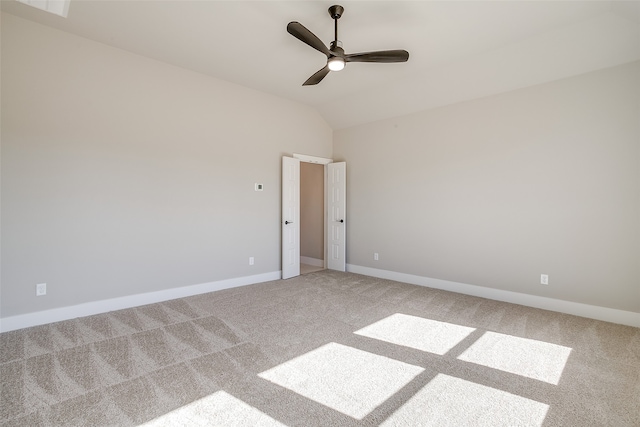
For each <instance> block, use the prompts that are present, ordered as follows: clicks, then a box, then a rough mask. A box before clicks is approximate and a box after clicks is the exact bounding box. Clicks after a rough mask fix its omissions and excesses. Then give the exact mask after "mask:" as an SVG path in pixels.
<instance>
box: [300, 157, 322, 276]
mask: <svg viewBox="0 0 640 427" xmlns="http://www.w3.org/2000/svg"><path fill="white" fill-rule="evenodd" d="M324 233H325V231H324V165H321V164H318V163H307V162H301V163H300V274H307V273H313V272H315V271H319V270H324V266H325V263H324V254H325V249H324V240H325V239H324Z"/></svg>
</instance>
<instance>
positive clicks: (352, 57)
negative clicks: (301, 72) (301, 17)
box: [287, 5, 409, 86]
mask: <svg viewBox="0 0 640 427" xmlns="http://www.w3.org/2000/svg"><path fill="white" fill-rule="evenodd" d="M343 13H344V8H343V7H342V6H340V5H333V6H331V7H330V8H329V16H331V18H332V19H333V21H334V39H333V41H332V42H331V44H330V47H329V48H327V46H326V45H325V44H324V43H323V42H322V40H320V39H319V38H318V37H317V36H316V35H315V34H313V33H312V32H311V31H309V30H308V29H307V28H306V27H305V26H304V25H302V24H301V23H299V22H296V21H293V22H289V24H288V25H287V32H288V33H289V34H291V35H292V36H294V37H295V38H297V39H298V40H300V41H301V42H303V43H305V44H307V45H309V46H311V47H312V48H314V49H315V50H317V51H318V52H321V53H323V54H325V55H326V56H327V65H325V66H324V68H322V69H320V70H318V71H317V72H316V73H315V74H314V75H312V76H311V77H309V78H308V79H307V81H305V82H304V83H303V84H302V85H303V86H310V85H317V84H318V83H320V82H321V81H322V79H324V78H325V77H326V76H327V74H329V71H340V70H342V69H344V67H345V65H346V63H347V62H379V63H393V62H407V60H408V59H409V52H407V51H406V50H380V51H376V52H363V53H352V54H345V53H344V49H342V42H341V41H340V40H338V19H340V17H341V16H342V14H343Z"/></svg>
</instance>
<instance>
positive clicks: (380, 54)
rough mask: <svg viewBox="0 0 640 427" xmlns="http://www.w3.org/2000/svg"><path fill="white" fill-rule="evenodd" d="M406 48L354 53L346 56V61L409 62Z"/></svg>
mask: <svg viewBox="0 0 640 427" xmlns="http://www.w3.org/2000/svg"><path fill="white" fill-rule="evenodd" d="M408 59H409V52H407V51H406V50H380V51H377V52H364V53H352V54H349V55H345V56H344V60H345V62H385V63H391V62H407V60H408Z"/></svg>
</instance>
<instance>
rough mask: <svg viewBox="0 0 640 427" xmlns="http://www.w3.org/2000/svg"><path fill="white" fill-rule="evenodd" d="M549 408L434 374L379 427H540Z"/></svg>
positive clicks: (489, 388)
mask: <svg viewBox="0 0 640 427" xmlns="http://www.w3.org/2000/svg"><path fill="white" fill-rule="evenodd" d="M548 409H549V405H546V404H544V403H540V402H537V401H535V400H531V399H527V398H524V397H521V396H517V395H515V394H511V393H507V392H505V391H502V390H498V389H495V388H491V387H487V386H484V385H480V384H476V383H473V382H469V381H466V380H462V379H460V378H456V377H451V376H449V375H444V374H438V375H436V377H435V378H434V379H433V380H431V381H430V382H429V383H428V384H427V385H425V386H424V387H422V389H420V391H419V392H418V393H416V394H415V395H414V396H413V397H411V398H410V399H409V400H408V401H407V402H406V403H405V404H404V405H402V406H401V407H400V408H399V409H398V410H397V411H396V412H394V413H393V414H392V415H391V416H390V417H389V418H388V419H387V420H385V422H384V423H382V424H381V425H382V426H385V427H390V426H409V425H410V426H438V427H446V426H451V427H467V426H468V427H471V426H473V427H502V426H504V427H512V426H522V427H524V426H527V427H540V426H542V423H543V422H544V419H545V417H546V415H547V411H548Z"/></svg>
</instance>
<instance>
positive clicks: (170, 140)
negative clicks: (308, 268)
mask: <svg viewBox="0 0 640 427" xmlns="http://www.w3.org/2000/svg"><path fill="white" fill-rule="evenodd" d="M1 75H2V123H1V125H2V134H1V137H2V242H1V244H2V259H1V264H2V277H1V278H2V284H1V289H0V291H1V292H0V295H1V305H0V315H1V316H2V317H8V316H13V315H18V314H24V313H30V312H35V311H40V310H46V309H50V308H58V307H66V306H69V305H73V304H80V303H84V302H90V301H97V300H102V299H107V298H114V297H120V296H126V295H132V294H138V293H145V292H152V291H158V290H164V289H169V288H174V287H180V286H187V285H193V284H200V283H208V282H212V281H217V280H223V279H228V278H235V277H243V276H250V275H255V274H260V273H267V272H275V271H278V270H280V209H281V208H280V191H281V190H280V173H281V172H280V170H281V166H280V165H281V156H282V155H283V154H289V155H291V154H292V153H294V152H298V153H307V154H311V155H316V156H322V157H331V155H332V131H331V129H330V128H329V126H328V125H327V124H326V122H325V121H324V120H323V119H322V118H321V117H320V116H319V115H318V113H317V112H316V111H315V110H313V109H310V108H307V107H305V106H303V105H300V104H296V103H293V102H289V101H286V100H283V99H281V98H277V97H274V96H271V95H266V94H263V93H259V92H256V91H253V90H250V89H247V88H243V87H240V86H237V85H234V84H230V83H227V82H223V81H220V80H216V79H214V78H211V77H207V76H204V75H200V74H197V73H193V72H189V71H186V70H183V69H180V68H176V67H173V66H170V65H167V64H163V63H160V62H157V61H154V60H151V59H147V58H143V57H140V56H136V55H133V54H130V53H127V52H125V51H121V50H118V49H114V48H111V47H108V46H105V45H102V44H99V43H96V42H92V41H89V40H86V39H83V38H80V37H76V36H73V35H70V34H66V33H63V32H59V31H56V30H53V29H51V28H48V27H44V26H41V25H38V24H35V23H32V22H30V21H25V20H22V19H19V18H16V17H14V16H11V15H7V14H2V74H1ZM256 182H260V183H263V184H264V186H265V190H264V191H263V192H255V191H254V183H256ZM250 256H253V257H255V265H254V266H249V264H248V258H249V257H250ZM41 282H46V283H47V284H48V295H47V296H45V297H38V298H36V297H35V285H36V284H37V283H41Z"/></svg>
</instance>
